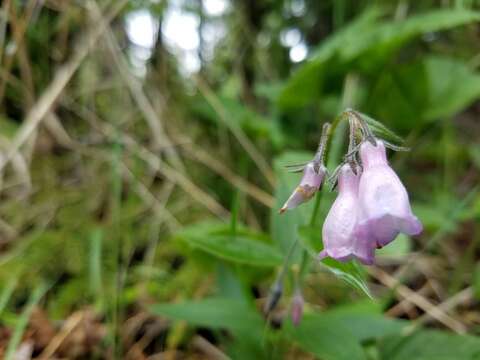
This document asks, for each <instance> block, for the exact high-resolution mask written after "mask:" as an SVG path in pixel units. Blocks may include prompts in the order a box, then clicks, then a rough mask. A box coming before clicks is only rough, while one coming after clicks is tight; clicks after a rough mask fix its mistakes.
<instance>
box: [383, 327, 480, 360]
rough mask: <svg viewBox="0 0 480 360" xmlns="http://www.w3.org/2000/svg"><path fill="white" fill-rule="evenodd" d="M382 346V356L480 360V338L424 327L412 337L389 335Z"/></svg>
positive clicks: (393, 359)
mask: <svg viewBox="0 0 480 360" xmlns="http://www.w3.org/2000/svg"><path fill="white" fill-rule="evenodd" d="M380 345H381V346H380V354H381V357H380V358H381V359H389V360H410V359H416V360H451V359H455V360H467V359H468V360H473V359H480V339H478V338H477V337H473V336H467V335H465V336H461V335H454V334H450V333H446V332H440V331H431V330H420V331H418V332H416V333H414V334H412V335H410V336H395V337H390V338H387V339H385V341H383V342H381V344H380Z"/></svg>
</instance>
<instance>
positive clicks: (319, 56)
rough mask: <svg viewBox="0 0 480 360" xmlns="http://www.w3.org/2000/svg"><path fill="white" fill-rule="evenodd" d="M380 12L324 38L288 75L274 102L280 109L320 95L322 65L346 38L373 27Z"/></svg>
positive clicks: (370, 13) (371, 12) (375, 12)
mask: <svg viewBox="0 0 480 360" xmlns="http://www.w3.org/2000/svg"><path fill="white" fill-rule="evenodd" d="M380 15H381V12H380V11H378V9H376V8H371V9H370V10H367V11H365V12H364V13H363V14H361V15H360V16H359V17H358V18H357V19H355V20H354V21H352V22H351V23H350V24H349V25H348V26H346V27H345V28H344V29H342V30H339V31H338V32H335V33H334V34H333V35H332V36H331V37H329V38H327V39H326V40H325V41H324V42H323V43H322V44H321V45H320V46H319V47H318V48H317V49H315V50H314V51H313V55H312V57H311V58H310V59H308V61H307V62H306V63H305V64H304V65H302V66H300V67H299V68H298V69H297V70H296V72H295V73H294V74H293V76H291V78H290V80H289V81H288V83H287V85H286V86H285V88H284V89H283V91H282V92H281V93H280V96H279V99H278V102H279V105H280V106H281V107H283V108H295V107H302V106H304V105H307V104H309V103H310V102H311V101H312V100H313V99H315V98H316V97H317V96H319V95H320V93H321V86H322V85H321V84H322V80H323V77H324V76H325V71H327V69H326V67H325V64H326V63H327V62H328V61H329V60H330V59H332V58H333V57H334V55H335V54H336V53H337V52H338V51H339V50H340V49H341V48H342V46H344V44H346V43H348V41H349V40H348V39H350V38H355V37H356V36H357V35H356V34H359V33H362V32H364V31H366V30H367V29H368V28H370V27H372V26H374V25H375V22H376V20H377V18H379V17H380Z"/></svg>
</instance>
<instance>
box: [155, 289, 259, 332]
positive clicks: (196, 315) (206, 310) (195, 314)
mask: <svg viewBox="0 0 480 360" xmlns="http://www.w3.org/2000/svg"><path fill="white" fill-rule="evenodd" d="M150 311H151V312H152V313H154V314H156V315H162V316H165V317H167V318H170V319H172V320H184V321H186V322H188V323H189V324H192V325H195V326H204V327H208V328H213V329H227V330H231V331H234V332H240V333H242V334H245V333H250V334H252V335H253V334H256V335H259V334H261V331H262V328H263V321H262V318H261V317H260V315H259V314H258V313H257V312H256V311H255V310H254V309H252V308H250V307H248V306H247V305H246V304H245V303H244V302H240V301H237V300H233V299H227V298H210V299H204V300H199V301H185V302H182V303H178V304H156V305H153V306H151V307H150Z"/></svg>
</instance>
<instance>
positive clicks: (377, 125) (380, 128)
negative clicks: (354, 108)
mask: <svg viewBox="0 0 480 360" xmlns="http://www.w3.org/2000/svg"><path fill="white" fill-rule="evenodd" d="M357 113H358V114H359V115H360V116H361V117H362V119H363V120H365V122H366V123H367V124H368V126H370V128H371V129H372V131H373V133H374V134H375V135H377V136H378V137H380V138H382V139H385V140H389V141H393V142H396V143H400V144H401V143H403V139H402V138H401V137H400V136H398V135H397V134H395V133H394V132H393V131H392V130H390V129H389V128H387V127H386V126H385V125H383V124H382V123H381V122H379V121H377V120H375V119H372V118H371V117H370V116H368V115H365V114H362V113H359V112H357Z"/></svg>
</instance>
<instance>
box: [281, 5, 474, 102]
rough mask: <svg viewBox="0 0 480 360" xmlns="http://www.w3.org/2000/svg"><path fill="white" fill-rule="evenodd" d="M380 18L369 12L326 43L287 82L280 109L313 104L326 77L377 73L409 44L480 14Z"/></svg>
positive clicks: (434, 13) (457, 12) (461, 12)
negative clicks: (362, 72)
mask: <svg viewBox="0 0 480 360" xmlns="http://www.w3.org/2000/svg"><path fill="white" fill-rule="evenodd" d="M380 15H381V13H380V12H379V11H376V10H374V11H368V12H366V13H364V14H362V15H360V16H359V18H358V19H357V20H355V21H353V22H352V23H350V24H349V25H347V26H346V27H345V28H344V29H343V30H341V31H339V32H338V33H336V34H334V35H332V36H331V37H330V38H328V39H326V40H325V41H324V42H323V43H322V44H321V45H320V46H319V48H318V49H317V50H316V51H314V52H313V55H312V57H311V58H310V59H309V60H308V61H307V62H306V63H305V64H304V65H302V66H301V67H300V68H298V70H297V71H296V72H295V73H294V75H293V76H292V77H291V79H290V80H289V81H288V83H287V84H286V87H285V89H284V90H283V92H282V93H281V95H280V97H279V104H280V106H282V107H283V108H287V109H288V108H296V107H302V106H305V105H307V104H310V103H312V102H314V101H315V100H316V99H317V98H318V97H319V96H320V94H321V92H322V91H321V90H322V82H323V78H324V77H325V76H326V75H327V73H329V74H331V73H335V72H339V73H342V72H345V71H346V69H347V68H348V70H349V71H351V70H354V69H352V67H355V66H356V67H357V69H356V70H357V71H360V72H361V71H362V70H363V71H365V70H367V71H371V69H374V70H375V71H378V68H379V66H380V65H381V64H382V63H384V62H385V61H386V60H387V59H388V58H389V57H390V56H391V54H392V53H394V52H395V51H396V50H397V49H399V48H400V47H402V46H403V45H404V44H405V43H406V42H407V41H409V40H411V39H413V38H415V37H417V36H420V35H422V34H425V33H430V32H435V31H440V30H446V29H450V28H453V27H456V26H460V25H464V24H468V23H472V22H475V21H479V20H480V13H478V12H474V11H469V10H465V9H448V10H446V9H441V10H433V11H430V12H428V13H424V14H419V15H415V16H411V17H407V18H406V19H405V20H403V21H398V22H394V21H392V20H390V19H385V20H380ZM347 65H349V66H348V67H347Z"/></svg>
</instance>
